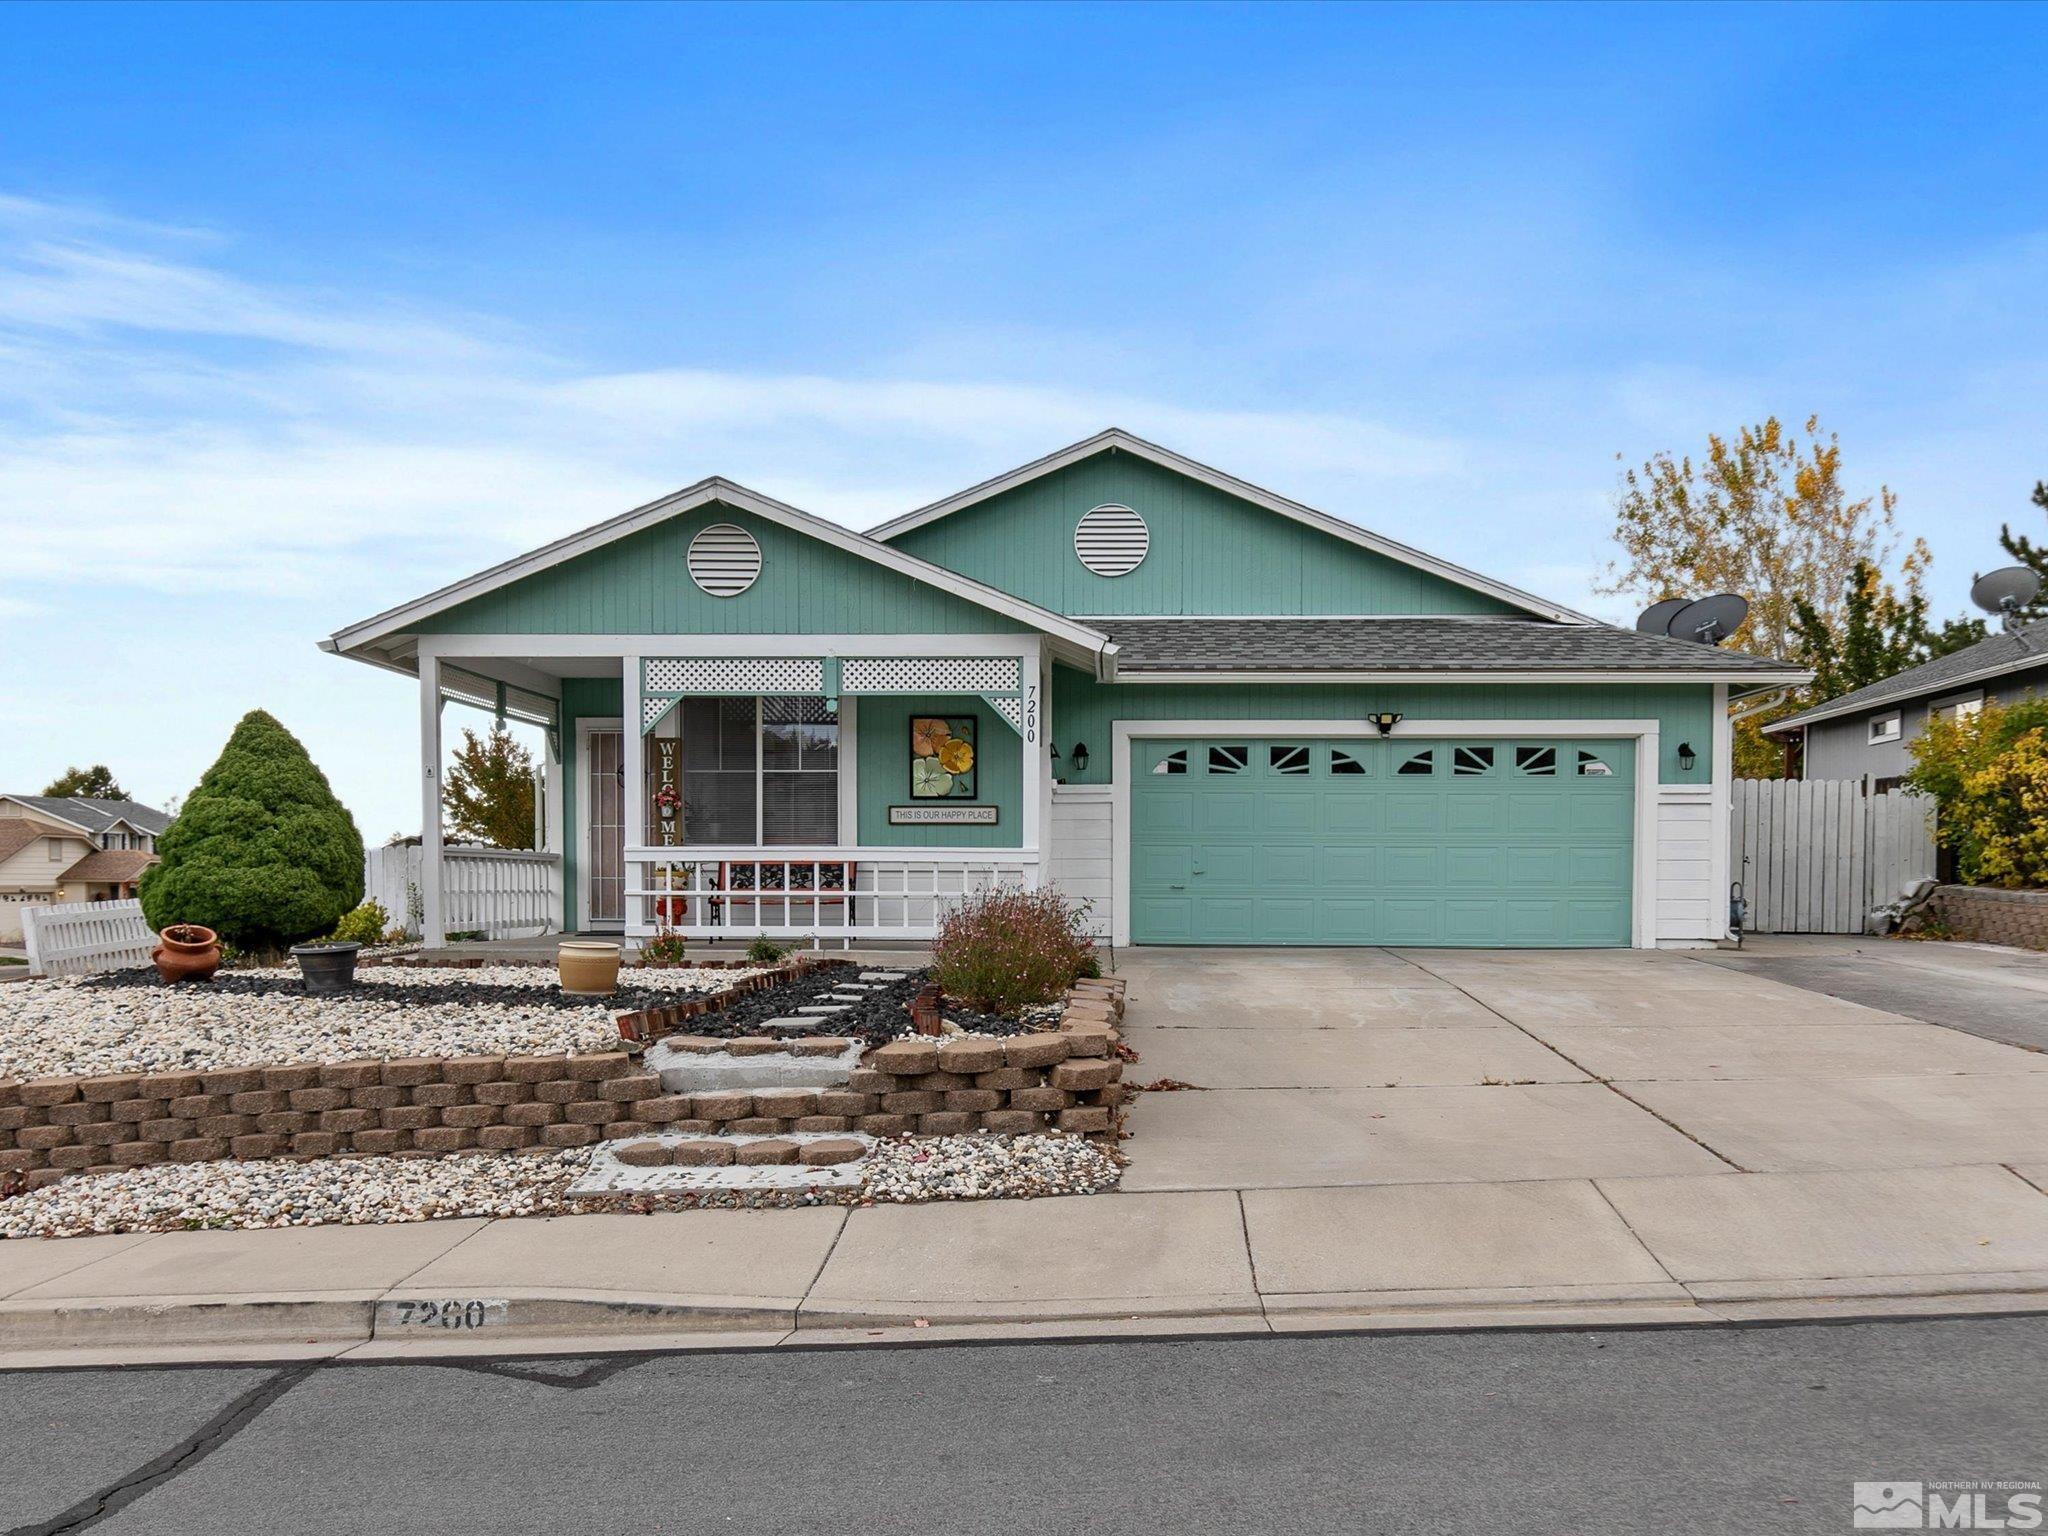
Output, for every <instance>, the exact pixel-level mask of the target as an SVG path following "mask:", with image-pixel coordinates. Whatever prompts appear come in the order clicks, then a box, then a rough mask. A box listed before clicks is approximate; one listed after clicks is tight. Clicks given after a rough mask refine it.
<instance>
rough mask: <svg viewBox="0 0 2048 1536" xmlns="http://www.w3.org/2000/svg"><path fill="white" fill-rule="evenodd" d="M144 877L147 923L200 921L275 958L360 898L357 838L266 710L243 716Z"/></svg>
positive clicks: (323, 781)
mask: <svg viewBox="0 0 2048 1536" xmlns="http://www.w3.org/2000/svg"><path fill="white" fill-rule="evenodd" d="M157 852H158V853H159V854H160V855H161V856H162V862H161V863H159V864H157V865H155V866H154V867H153V868H151V869H148V870H146V871H144V872H143V876H142V882H141V890H140V894H141V897H142V910H143V913H144V915H145V916H146V917H147V918H148V919H149V922H150V926H151V927H154V928H159V929H160V928H163V927H166V926H168V925H169V924H171V923H200V924H203V925H204V926H206V927H208V928H211V929H213V930H215V931H216V932H217V933H219V934H220V935H221V937H222V938H224V939H227V940H228V941H229V942H230V943H232V944H234V945H236V946H237V947H238V948H241V949H245V950H249V951H252V952H254V953H258V954H275V953H276V952H277V951H279V950H281V949H283V948H284V947H285V946H287V945H290V944H296V943H300V942H302V941H304V940H307V939H311V938H315V937H317V936H318V935H320V934H324V933H329V932H331V931H333V928H334V925H335V924H336V923H337V922H339V921H340V920H341V918H342V916H343V914H345V913H347V912H348V911H350V910H351V909H352V908H353V907H354V906H355V905H356V903H357V902H359V901H361V900H362V899H363V839H362V835H361V834H360V833H359V832H357V831H356V823H355V818H354V817H353V816H351V815H349V813H348V810H347V808H346V807H344V806H343V805H342V803H341V802H340V801H339V800H337V799H335V797H334V791H333V790H332V789H331V788H329V787H328V783H327V776H326V775H325V774H323V773H322V772H321V771H320V770H319V769H318V768H317V767H315V766H314V764H313V760H312V758H310V757H308V756H307V755H306V749H305V748H304V747H303V746H301V745H300V744H299V741H298V738H297V737H295V736H293V735H292V733H291V732H290V731H287V730H286V729H285V728H284V727H283V726H282V725H279V724H278V723H277V721H276V720H274V719H272V718H271V717H270V716H269V715H267V714H265V713H264V712H263V711H262V710H260V709H257V710H251V711H250V712H249V713H248V714H246V715H244V716H243V717H242V719H241V722H240V724H238V725H237V726H236V727H235V729H234V734H233V735H231V736H229V737H228V742H227V745H226V746H225V747H223V748H222V749H221V754H220V756H219V757H218V758H216V759H215V760H214V764H213V766H212V767H211V768H209V769H207V770H206V774H205V776H204V777H202V778H201V779H200V781H199V787H198V788H196V789H194V790H193V791H192V793H191V795H190V796H189V797H188V798H187V799H186V801H185V808H184V809H183V810H182V811H180V812H179V813H178V819H177V820H176V821H174V822H172V823H171V825H170V826H169V828H168V829H166V830H165V832H164V834H163V836H162V837H160V838H159V839H158V840H157Z"/></svg>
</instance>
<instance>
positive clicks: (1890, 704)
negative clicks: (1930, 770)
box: [1764, 623, 2048, 790]
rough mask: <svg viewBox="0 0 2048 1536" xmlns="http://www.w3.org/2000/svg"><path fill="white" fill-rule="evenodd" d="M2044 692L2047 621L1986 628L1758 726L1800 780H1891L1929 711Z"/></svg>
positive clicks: (1971, 707) (1878, 785) (1956, 711)
mask: <svg viewBox="0 0 2048 1536" xmlns="http://www.w3.org/2000/svg"><path fill="white" fill-rule="evenodd" d="M2043 692H2048V623H2040V624H2029V625H2025V626H2023V627H2021V628H2020V629H2017V630H2015V631H2013V632H2011V633H2009V634H2007V633H2000V634H1995V635H1992V636H1991V637H1990V638H1988V639H1985V640H1979V641H1978V642H1977V643H1976V644H1975V645H1971V646H1965V647H1964V648H1963V649H1962V650H1960V651H1951V652H1950V653H1949V654H1948V655H1946V656H1937V657H1936V658H1935V659H1934V660H1933V661H1930V662H1925V663H1923V664H1922V665H1920V666H1917V667H1909V668H1908V669H1907V670H1906V671H1904V672H1900V673H1896V674H1894V675H1893V676H1891V677H1888V678H1886V679H1885V680H1884V681H1883V682H1879V683H1871V684H1870V685H1868V686H1867V687H1863V688H1858V689H1856V690H1855V691H1854V692H1852V693H1845V694H1843V695H1842V696H1841V697H1840V698H1835V699H1829V700H1828V701H1827V702H1826V703H1825V704H1816V705H1815V706H1814V707H1813V708H1811V709H1804V710H1801V711H1800V712H1799V713H1798V714H1796V715H1788V716H1787V717H1786V718H1785V719H1783V720H1778V721H1774V722H1773V723H1771V724H1770V725H1767V726H1765V727H1764V730H1765V731H1766V732H1767V733H1768V734H1770V735H1772V736H1776V737H1777V738H1778V739H1779V740H1781V741H1783V742H1785V743H1786V745H1787V747H1788V748H1789V749H1790V751H1791V753H1792V754H1793V755H1794V757H1795V758H1796V760H1797V762H1798V766H1799V770H1800V777H1801V778H1807V779H1861V780H1863V781H1864V782H1865V783H1866V784H1868V785H1869V786H1870V787H1871V788H1873V789H1878V790H1886V789H1894V788H1896V787H1897V786H1898V783H1899V780H1900V779H1901V778H1902V777H1904V775H1905V774H1906V773H1907V771H1908V770H1909V769H1911V768H1912V766H1913V754H1912V751H1911V747H1912V743H1913V742H1914V741H1915V740H1916V739H1917V738H1918V737H1919V735H1920V733H1921V732H1922V731H1924V730H1925V729H1926V728H1927V722H1928V720H1929V719H1930V718H1932V717H1933V716H1936V715H1949V716H1956V715H1971V714H1975V713H1976V712H1977V711H1978V710H1980V709H1982V708H1983V707H1984V705H1985V703H1986V702H1987V701H1993V702H2001V703H2007V704H2009V703H2011V702H2012V701H2013V700H2015V699H2023V698H2031V697H2033V696H2035V695H2037V694H2040V693H2043Z"/></svg>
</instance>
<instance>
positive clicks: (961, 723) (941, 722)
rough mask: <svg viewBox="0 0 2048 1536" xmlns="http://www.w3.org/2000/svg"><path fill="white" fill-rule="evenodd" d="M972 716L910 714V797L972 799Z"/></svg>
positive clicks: (973, 718) (922, 798) (973, 724)
mask: <svg viewBox="0 0 2048 1536" xmlns="http://www.w3.org/2000/svg"><path fill="white" fill-rule="evenodd" d="M974 726H975V717H974V716H973V715H912V716H911V717H910V798H911V799H913V800H972V799H973V798H974V777H975V775H974Z"/></svg>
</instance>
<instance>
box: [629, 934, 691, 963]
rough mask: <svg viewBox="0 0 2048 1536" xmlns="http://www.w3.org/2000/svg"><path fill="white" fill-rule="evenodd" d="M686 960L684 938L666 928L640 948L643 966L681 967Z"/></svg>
mask: <svg viewBox="0 0 2048 1536" xmlns="http://www.w3.org/2000/svg"><path fill="white" fill-rule="evenodd" d="M685 958H686V952H685V949H684V945H683V936H682V935H681V934H680V933H672V932H670V931H669V930H668V929H666V928H663V929H661V930H660V931H659V932H658V933H656V934H655V935H654V937H653V938H651V939H649V940H647V941H646V942H645V943H644V944H642V945H641V946H640V963H641V964H642V965H681V964H683V962H684V959H685Z"/></svg>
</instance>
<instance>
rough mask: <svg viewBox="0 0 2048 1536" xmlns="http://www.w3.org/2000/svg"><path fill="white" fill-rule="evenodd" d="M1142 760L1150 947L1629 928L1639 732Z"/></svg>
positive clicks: (1473, 939)
mask: <svg viewBox="0 0 2048 1536" xmlns="http://www.w3.org/2000/svg"><path fill="white" fill-rule="evenodd" d="M1131 757H1132V762H1131V765H1130V767H1131V797H1130V805H1131V937H1132V939H1133V940H1134V941H1136V942H1137V943H1140V944H1416V945H1470V946H1480V947H1487V946H1500V947H1513V946H1529V947H1546V946H1581V947H1592V946H1610V945H1626V944H1628V943H1629V941H1630V921H1629V908H1630V892H1631V889H1632V886H1633V883H1634V880H1633V869H1634V859H1633V857H1632V853H1631V850H1632V845H1633V841H1634V839H1633V831H1634V824H1635V749H1634V745H1633V744H1632V743H1630V742H1621V741H1568V740H1543V739H1521V738H1517V739H1512V740H1508V739H1502V740H1459V739H1453V740H1445V741H1435V740H1427V739H1422V738H1409V737H1396V738H1393V739H1390V740H1385V741H1377V740H1346V741H1301V740H1288V741H1277V740H1255V739H1246V738H1242V737H1233V738H1216V739H1211V740H1202V741H1139V742H1136V743H1135V744H1134V745H1133V747H1132V752H1131Z"/></svg>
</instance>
